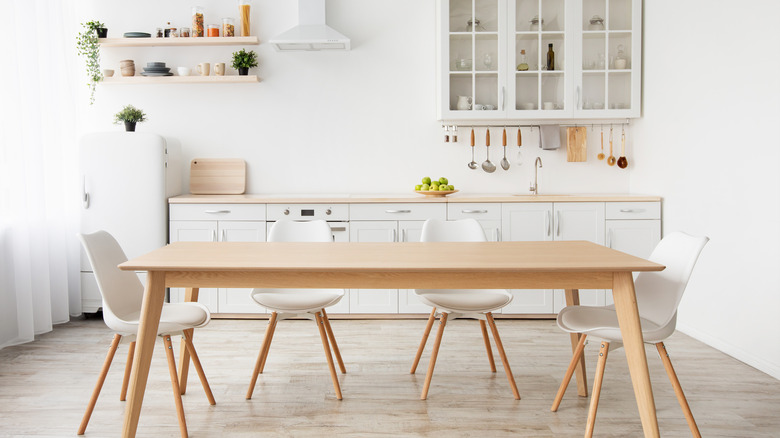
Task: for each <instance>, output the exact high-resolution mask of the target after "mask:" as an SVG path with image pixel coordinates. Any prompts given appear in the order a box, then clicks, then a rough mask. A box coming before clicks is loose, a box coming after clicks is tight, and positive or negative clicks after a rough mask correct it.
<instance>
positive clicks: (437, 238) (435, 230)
mask: <svg viewBox="0 0 780 438" xmlns="http://www.w3.org/2000/svg"><path fill="white" fill-rule="evenodd" d="M420 240H421V241H423V242H486V241H487V239H486V238H485V232H484V230H483V229H482V226H481V225H480V224H479V222H477V221H476V220H474V219H463V220H457V221H443V220H439V219H428V220H427V221H425V223H424V224H423V229H422V236H421V238H420ZM415 294H416V295H417V297H419V298H420V301H422V302H423V303H425V304H427V305H429V306H431V307H433V310H431V315H430V317H429V318H428V324H427V325H426V327H425V332H424V333H423V337H422V341H420V346H419V347H418V348H417V355H416V356H415V358H414V363H412V369H411V371H410V372H411V373H412V374H414V372H415V371H416V370H417V364H418V363H419V362H420V357H421V356H422V353H423V350H424V349H425V344H426V342H427V341H428V335H429V334H430V333H431V327H433V322H434V320H435V319H436V313H437V310H438V311H440V312H441V316H440V318H439V330H438V332H437V333H436V340H435V341H434V344H433V351H432V352H431V360H430V363H429V364H428V374H427V375H426V376H425V384H424V386H423V391H422V395H421V396H420V399H421V400H425V399H427V398H428V389H429V388H430V386H431V379H432V378H433V369H434V367H435V366H436V356H438V354H439V346H440V345H441V338H442V335H443V333H444V327H445V325H446V324H447V320H448V319H455V318H472V319H478V320H479V325H480V328H481V329H482V338H483V339H484V341H485V349H486V350H487V356H488V361H489V363H490V370H491V371H492V372H494V373H495V372H496V364H495V362H494V361H493V351H492V348H491V346H490V339H489V338H488V333H487V328H486V326H485V321H487V324H488V325H490V330H491V332H492V333H493V339H494V340H495V342H496V348H497V349H498V353H499V355H500V356H501V361H502V362H503V364H504V371H506V377H507V379H508V380H509V385H510V386H511V387H512V393H513V394H514V397H515V399H516V400H520V393H519V392H518V390H517V384H515V378H514V376H513V375H512V370H511V368H510V367H509V362H508V360H507V357H506V353H505V352H504V345H503V344H502V343H501V337H500V336H499V335H498V329H497V328H496V323H495V321H494V320H493V314H492V312H493V311H495V310H498V309H501V308H502V307H504V306H506V305H507V304H509V303H510V302H511V301H512V294H510V293H509V292H508V291H506V290H501V289H417V290H415Z"/></svg>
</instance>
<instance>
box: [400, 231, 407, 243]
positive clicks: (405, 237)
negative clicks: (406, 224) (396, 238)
mask: <svg viewBox="0 0 780 438" xmlns="http://www.w3.org/2000/svg"><path fill="white" fill-rule="evenodd" d="M407 233H408V231H407V230H401V242H406V241H407V240H406V239H407Z"/></svg>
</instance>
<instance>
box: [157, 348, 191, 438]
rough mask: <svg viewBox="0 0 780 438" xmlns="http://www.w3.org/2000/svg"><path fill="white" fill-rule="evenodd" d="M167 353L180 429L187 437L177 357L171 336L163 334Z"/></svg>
mask: <svg viewBox="0 0 780 438" xmlns="http://www.w3.org/2000/svg"><path fill="white" fill-rule="evenodd" d="M163 346H164V348H165V355H166V356H167V357H168V371H169V372H170V374H171V386H172V387H173V400H174V401H175V402H176V415H177V417H178V419H179V431H180V432H181V436H182V438H187V422H186V421H185V420H184V405H183V404H182V402H181V389H180V388H179V373H178V372H177V371H176V359H175V358H174V357H173V344H171V336H170V335H165V336H163Z"/></svg>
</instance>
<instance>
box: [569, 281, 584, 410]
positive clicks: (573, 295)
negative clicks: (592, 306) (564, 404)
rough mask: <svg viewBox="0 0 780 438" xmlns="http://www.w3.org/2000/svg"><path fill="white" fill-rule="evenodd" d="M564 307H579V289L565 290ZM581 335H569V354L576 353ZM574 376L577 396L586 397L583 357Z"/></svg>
mask: <svg viewBox="0 0 780 438" xmlns="http://www.w3.org/2000/svg"><path fill="white" fill-rule="evenodd" d="M565 295H566V305H567V306H579V305H580V290H579V289H566V290H565ZM581 336H582V333H570V334H569V339H570V340H571V352H572V353H574V352H575V351H577V344H579V343H580V337H581ZM574 376H575V378H576V379H577V395H579V396H580V397H587V396H588V377H587V376H586V374H585V355H584V354H583V355H582V356H580V360H579V362H578V363H577V368H576V369H575V370H574Z"/></svg>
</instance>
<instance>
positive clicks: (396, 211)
mask: <svg viewBox="0 0 780 438" xmlns="http://www.w3.org/2000/svg"><path fill="white" fill-rule="evenodd" d="M411 212H412V210H385V213H411Z"/></svg>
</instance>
